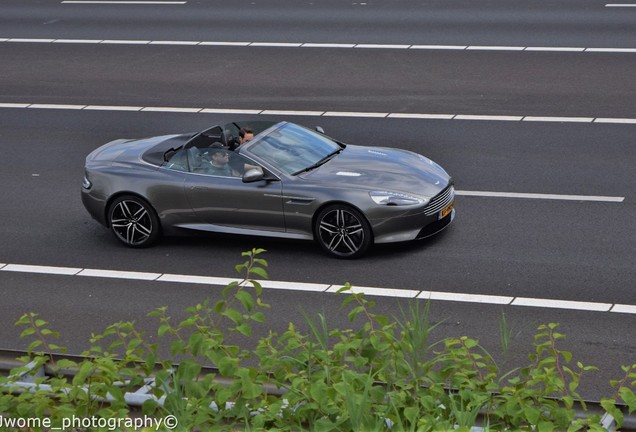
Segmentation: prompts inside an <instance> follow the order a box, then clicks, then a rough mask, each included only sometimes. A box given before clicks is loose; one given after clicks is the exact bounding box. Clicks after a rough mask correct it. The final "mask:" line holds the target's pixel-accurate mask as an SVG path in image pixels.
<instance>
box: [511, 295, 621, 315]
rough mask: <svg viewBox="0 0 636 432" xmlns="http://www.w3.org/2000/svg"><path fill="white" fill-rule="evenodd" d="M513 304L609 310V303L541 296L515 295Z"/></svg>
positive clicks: (594, 310) (596, 310)
mask: <svg viewBox="0 0 636 432" xmlns="http://www.w3.org/2000/svg"><path fill="white" fill-rule="evenodd" d="M512 305H513V306H531V307H541V308H551V309H568V310H584V311H591V312H609V310H610V309H611V308H612V306H613V305H612V304H611V303H594V302H581V301H569V300H549V299H541V298H524V297H517V298H515V299H514V301H513V302H512Z"/></svg>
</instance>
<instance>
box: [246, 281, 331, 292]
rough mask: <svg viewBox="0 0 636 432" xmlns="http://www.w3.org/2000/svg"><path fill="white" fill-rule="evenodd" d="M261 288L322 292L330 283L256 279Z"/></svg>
mask: <svg viewBox="0 0 636 432" xmlns="http://www.w3.org/2000/svg"><path fill="white" fill-rule="evenodd" d="M258 282H259V283H260V284H261V286H262V287H263V288H270V289H279V290H288V291H314V292H324V291H326V290H327V289H328V288H329V287H330V286H331V285H325V284H316V283H306V282H304V283H300V282H282V281H268V280H259V281H258Z"/></svg>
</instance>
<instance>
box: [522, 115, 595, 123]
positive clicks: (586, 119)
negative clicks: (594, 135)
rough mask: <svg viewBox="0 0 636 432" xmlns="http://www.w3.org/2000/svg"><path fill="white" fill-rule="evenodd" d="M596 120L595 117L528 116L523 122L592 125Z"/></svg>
mask: <svg viewBox="0 0 636 432" xmlns="http://www.w3.org/2000/svg"><path fill="white" fill-rule="evenodd" d="M593 120H594V118H593V117H540V116H526V117H524V118H523V121H527V122H533V121H536V122H561V123H591V122H592V121H593Z"/></svg>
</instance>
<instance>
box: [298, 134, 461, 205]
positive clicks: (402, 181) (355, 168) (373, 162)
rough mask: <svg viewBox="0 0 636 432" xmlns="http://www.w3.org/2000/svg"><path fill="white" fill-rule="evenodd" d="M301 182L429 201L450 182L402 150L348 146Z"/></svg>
mask: <svg viewBox="0 0 636 432" xmlns="http://www.w3.org/2000/svg"><path fill="white" fill-rule="evenodd" d="M302 178H303V179H306V180H309V181H315V182H320V183H333V184H334V186H340V187H347V188H350V187H352V186H355V187H359V188H363V189H366V190H369V191H371V190H381V191H390V192H402V193H409V194H413V195H416V196H419V197H422V198H431V197H433V196H435V195H437V194H438V193H439V192H441V191H442V190H443V189H444V188H445V187H446V186H448V184H449V183H450V182H451V177H450V176H449V175H448V174H447V173H446V171H444V169H443V168H442V167H441V166H439V165H438V164H436V163H435V162H433V161H432V160H430V159H428V158H426V157H424V156H422V155H419V154H417V153H413V152H410V151H406V150H399V149H392V148H384V147H363V146H354V145H348V146H347V147H346V148H345V149H344V150H343V151H342V152H341V153H340V154H338V155H337V156H336V157H334V158H333V159H331V160H330V161H328V162H327V163H325V164H324V165H322V166H320V167H319V168H317V169H315V170H312V171H310V172H308V173H306V174H303V175H302Z"/></svg>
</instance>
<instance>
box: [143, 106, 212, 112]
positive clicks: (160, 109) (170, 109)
mask: <svg viewBox="0 0 636 432" xmlns="http://www.w3.org/2000/svg"><path fill="white" fill-rule="evenodd" d="M141 110H142V111H150V112H171V113H198V112H199V111H201V110H202V108H177V107H144V108H142V109H141Z"/></svg>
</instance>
